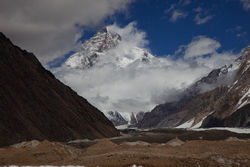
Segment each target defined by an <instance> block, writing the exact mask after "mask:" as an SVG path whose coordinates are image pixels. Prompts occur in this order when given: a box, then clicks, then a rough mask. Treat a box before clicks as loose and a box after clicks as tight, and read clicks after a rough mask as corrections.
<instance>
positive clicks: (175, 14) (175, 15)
mask: <svg viewBox="0 0 250 167" xmlns="http://www.w3.org/2000/svg"><path fill="white" fill-rule="evenodd" d="M185 17H187V13H185V12H182V11H181V10H174V11H173V12H172V16H171V17H170V19H169V20H170V21H171V22H176V21H177V20H178V19H182V18H185Z"/></svg>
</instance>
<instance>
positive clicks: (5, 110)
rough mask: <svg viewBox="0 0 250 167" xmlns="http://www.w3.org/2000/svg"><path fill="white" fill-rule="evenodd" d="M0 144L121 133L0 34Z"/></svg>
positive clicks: (94, 136) (99, 136) (33, 59)
mask: <svg viewBox="0 0 250 167" xmlns="http://www.w3.org/2000/svg"><path fill="white" fill-rule="evenodd" d="M0 99H1V100H0V118H1V119H0V146H6V145H10V144H14V143H18V142H21V141H27V140H33V139H37V140H44V139H47V140H53V141H69V140H72V139H81V138H82V139H83V138H92V139H93V138H102V137H112V136H117V135H119V132H118V131H117V130H116V129H115V128H114V126H113V124H112V123H111V122H110V121H109V120H108V119H107V118H106V117H105V116H104V114H103V113H102V112H100V111H99V110H98V109H96V108H95V107H93V106H92V105H90V104H89V103H88V101H87V100H86V99H84V98H82V97H80V96H79V95H77V93H76V92H74V91H73V90H72V89H71V88H70V87H68V86H66V85H64V84H63V83H61V82H60V81H59V80H57V79H56V78H55V77H54V75H53V74H52V73H51V72H49V71H48V70H46V69H45V68H44V67H43V66H42V65H41V64H40V62H39V61H38V60H37V58H36V57H35V56H34V55H33V54H32V53H29V52H27V51H25V50H22V49H20V48H19V47H17V46H15V45H13V44H12V43H11V41H10V40H9V39H7V38H6V37H5V36H4V35H3V34H2V33H0Z"/></svg>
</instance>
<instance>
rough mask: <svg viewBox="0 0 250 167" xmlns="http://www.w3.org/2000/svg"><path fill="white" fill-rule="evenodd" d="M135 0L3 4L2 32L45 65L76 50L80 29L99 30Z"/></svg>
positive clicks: (45, 0) (47, 0)
mask: <svg viewBox="0 0 250 167" xmlns="http://www.w3.org/2000/svg"><path fill="white" fill-rule="evenodd" d="M131 1H132V0H84V1H83V0H70V1H69V0H42V1H40V0H36V1H34V0H19V1H2V2H1V5H0V22H1V24H0V30H1V31H2V32H4V33H5V34H6V35H7V36H9V37H10V38H11V39H12V40H13V42H14V43H16V44H17V45H19V46H21V47H22V48H25V49H27V50H29V51H32V52H34V53H35V54H36V55H37V56H38V58H39V60H40V61H42V63H43V64H45V63H47V62H48V61H51V60H53V59H55V58H58V57H60V56H63V55H64V54H65V53H67V52H68V51H69V50H72V49H73V48H74V47H75V42H76V40H77V39H78V38H79V37H80V36H81V35H82V33H83V32H82V29H81V28H80V27H81V26H85V27H86V26H87V27H91V26H96V25H98V24H100V23H101V22H102V21H103V20H104V19H105V18H107V17H108V16H111V15H113V14H114V13H115V12H118V11H122V10H125V9H126V7H127V5H128V4H129V3H130V2H131Z"/></svg>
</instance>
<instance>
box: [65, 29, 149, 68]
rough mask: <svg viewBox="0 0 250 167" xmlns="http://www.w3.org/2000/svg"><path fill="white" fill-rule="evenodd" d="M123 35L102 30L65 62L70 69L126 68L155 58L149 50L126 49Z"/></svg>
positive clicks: (135, 47) (133, 47)
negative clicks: (96, 67) (108, 65)
mask: <svg viewBox="0 0 250 167" xmlns="http://www.w3.org/2000/svg"><path fill="white" fill-rule="evenodd" d="M123 42H124V41H122V37H121V35H119V34H118V33H116V32H114V31H112V30H110V29H109V28H108V27H104V28H102V29H101V30H100V31H98V32H97V33H96V34H95V35H94V36H93V37H91V38H90V39H89V40H86V41H85V42H84V43H83V44H82V46H81V48H80V49H79V51H78V52H77V53H75V54H73V55H71V56H70V57H69V58H68V59H67V60H66V62H65V64H66V65H67V66H68V67H70V68H79V69H86V68H90V67H92V66H94V65H99V66H103V65H106V64H112V65H115V66H117V67H121V68H124V67H126V66H128V65H130V64H131V63H134V62H138V61H139V62H143V63H148V62H150V60H151V59H152V58H153V55H152V54H150V53H149V52H148V51H147V50H145V49H142V48H139V47H137V46H132V47H130V48H129V49H128V48H125V47H124V43H123Z"/></svg>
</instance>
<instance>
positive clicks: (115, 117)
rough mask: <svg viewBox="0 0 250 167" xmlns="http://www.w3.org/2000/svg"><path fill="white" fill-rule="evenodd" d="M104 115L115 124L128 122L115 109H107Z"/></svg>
mask: <svg viewBox="0 0 250 167" xmlns="http://www.w3.org/2000/svg"><path fill="white" fill-rule="evenodd" d="M106 116H107V118H108V119H109V120H110V121H111V122H112V123H113V124H114V125H115V126H120V125H126V124H128V121H127V120H125V119H124V118H123V116H122V115H121V114H120V113H119V112H117V111H109V112H108V113H106Z"/></svg>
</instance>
